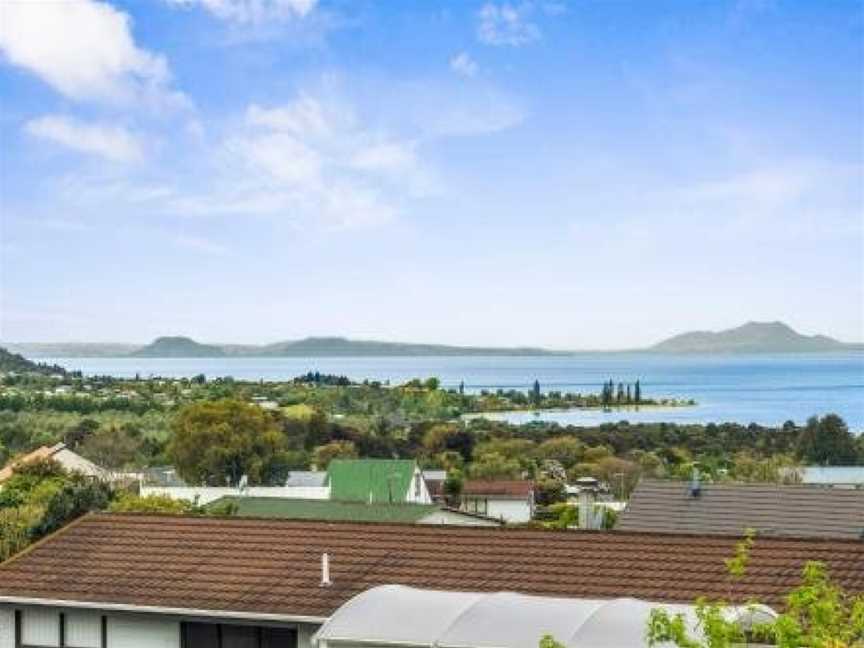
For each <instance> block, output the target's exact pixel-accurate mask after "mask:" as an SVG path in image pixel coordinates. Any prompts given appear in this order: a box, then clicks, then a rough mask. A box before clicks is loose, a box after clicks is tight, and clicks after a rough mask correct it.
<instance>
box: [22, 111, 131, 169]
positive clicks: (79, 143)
mask: <svg viewBox="0 0 864 648" xmlns="http://www.w3.org/2000/svg"><path fill="white" fill-rule="evenodd" d="M24 129H25V130H26V131H27V132H28V133H29V134H30V135H33V136H34V137H40V138H42V139H46V140H49V141H52V142H55V143H57V144H61V145H62V146H65V147H67V148H71V149H74V150H76V151H81V152H82V153H89V154H91V155H98V156H100V157H103V158H106V159H108V160H113V161H116V162H135V161H137V160H140V159H142V158H143V156H144V154H143V148H142V146H141V143H140V142H139V141H138V139H137V138H136V137H135V136H134V135H133V134H132V133H130V132H129V131H127V130H126V129H124V128H121V127H118V126H107V125H104V124H88V123H85V122H81V121H78V120H76V119H73V118H71V117H65V116H63V115H46V116H44V117H39V118H38V119H33V120H30V121H29V122H27V123H26V124H25V125H24Z"/></svg>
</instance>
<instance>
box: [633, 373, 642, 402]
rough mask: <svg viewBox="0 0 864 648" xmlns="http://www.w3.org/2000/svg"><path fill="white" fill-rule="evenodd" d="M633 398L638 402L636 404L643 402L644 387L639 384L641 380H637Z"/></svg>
mask: <svg viewBox="0 0 864 648" xmlns="http://www.w3.org/2000/svg"><path fill="white" fill-rule="evenodd" d="M633 398H634V400H635V401H636V404H637V405H638V404H639V403H641V402H642V385H640V384H639V380H638V379H637V380H636V386H635V387H634V389H633Z"/></svg>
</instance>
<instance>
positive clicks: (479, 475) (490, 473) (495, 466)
mask: <svg viewBox="0 0 864 648" xmlns="http://www.w3.org/2000/svg"><path fill="white" fill-rule="evenodd" d="M469 473H470V474H471V477H473V478H474V479H517V478H518V477H519V462H518V461H517V460H515V459H508V458H507V457H505V456H504V455H502V454H499V453H497V452H490V453H489V454H484V455H481V456H480V458H479V459H478V460H477V461H475V462H474V463H472V464H471V467H470V468H469Z"/></svg>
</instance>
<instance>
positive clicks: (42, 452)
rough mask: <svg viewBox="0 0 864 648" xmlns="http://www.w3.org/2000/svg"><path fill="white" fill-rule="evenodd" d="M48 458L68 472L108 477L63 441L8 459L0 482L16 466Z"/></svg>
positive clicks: (101, 477)
mask: <svg viewBox="0 0 864 648" xmlns="http://www.w3.org/2000/svg"><path fill="white" fill-rule="evenodd" d="M48 459H51V460H53V461H56V462H57V463H59V464H60V465H61V466H63V468H64V469H66V470H68V471H69V472H79V473H81V474H83V475H87V476H89V477H97V478H99V479H108V478H109V477H110V473H109V472H108V471H107V470H105V469H104V468H101V467H99V466H97V465H96V464H94V463H93V462H92V461H89V460H88V459H85V458H84V457H82V456H81V455H79V454H76V453H74V452H72V451H71V450H70V449H69V448H67V447H66V444H65V443H56V444H54V445H53V446H42V447H41V448H37V449H36V450H34V451H33V452H31V453H29V454H26V455H24V456H22V457H18V458H17V459H13V460H12V461H10V462H9V463H8V464H7V465H6V467H5V468H3V469H2V470H0V484H2V483H3V482H5V481H6V480H8V479H9V478H10V477H12V475H13V474H14V473H15V467H16V466H21V465H24V464H28V463H31V462H33V461H45V460H48Z"/></svg>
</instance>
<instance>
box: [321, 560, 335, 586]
mask: <svg viewBox="0 0 864 648" xmlns="http://www.w3.org/2000/svg"><path fill="white" fill-rule="evenodd" d="M332 584H333V581H331V580H330V554H328V553H323V554H321V587H330V586H331V585H332Z"/></svg>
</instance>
